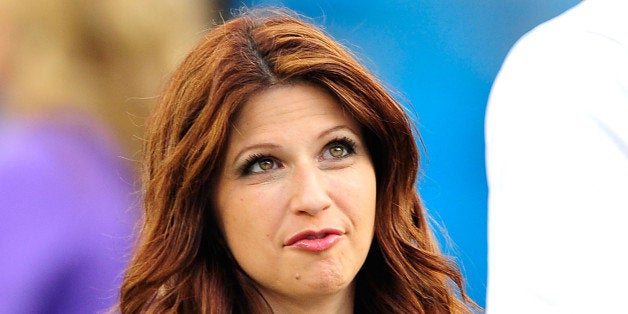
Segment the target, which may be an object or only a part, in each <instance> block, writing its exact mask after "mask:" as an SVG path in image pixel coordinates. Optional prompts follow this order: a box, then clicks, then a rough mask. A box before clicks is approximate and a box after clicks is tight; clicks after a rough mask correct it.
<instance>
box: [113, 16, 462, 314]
mask: <svg viewBox="0 0 628 314" xmlns="http://www.w3.org/2000/svg"><path fill="white" fill-rule="evenodd" d="M412 134H413V130H412V127H411V123H410V121H409V119H408V117H407V116H406V114H405V113H404V111H403V109H402V107H401V106H400V105H399V104H398V103H397V102H396V101H395V100H394V99H393V98H392V97H391V96H390V95H389V94H388V93H387V92H386V91H385V89H384V88H383V87H382V86H381V84H379V83H378V82H377V81H376V80H375V78H374V77H372V76H371V75H370V74H369V73H368V72H367V71H366V70H365V69H364V68H363V67H362V66H361V65H360V64H358V63H357V62H356V61H355V59H354V58H353V57H352V56H351V55H350V54H349V53H347V52H346V50H345V49H343V48H342V47H340V46H339V45H338V44H337V43H335V42H334V41H333V40H332V39H330V38H329V37H328V36H326V35H325V34H324V33H322V32H321V31H320V30H318V29H317V28H315V27H313V26H311V25H309V24H307V23H305V22H303V21H301V20H299V19H297V18H294V17H292V16H291V15H290V14H288V13H285V12H275V11H254V12H249V13H247V14H244V15H242V16H240V17H238V18H235V19H233V20H231V21H229V22H226V23H225V24H223V25H222V26H219V27H218V28H216V29H214V30H213V31H211V32H209V33H208V34H207V36H206V37H205V38H204V39H203V40H201V42H200V43H199V44H198V46H197V47H196V48H195V49H193V51H192V52H191V53H190V54H189V55H188V56H187V58H186V59H185V60H184V62H183V63H182V65H181V66H180V67H179V68H178V70H177V71H176V72H175V73H174V76H173V77H172V79H171V82H170V84H169V86H168V88H167V90H166V92H165V94H164V96H163V99H162V101H161V105H160V107H159V108H158V110H157V111H156V113H155V115H154V116H153V117H152V119H151V120H150V125H149V128H148V139H147V142H146V146H145V158H146V162H145V170H144V174H145V177H144V183H145V190H144V192H145V195H144V209H145V219H144V225H143V228H142V230H141V235H140V243H139V247H138V250H137V252H136V254H135V257H134V259H133V261H132V263H131V265H130V266H129V268H128V272H127V274H126V277H125V280H124V283H123V286H122V291H121V304H120V307H121V310H122V312H123V313H134V312H138V311H150V312H166V311H177V312H185V313H188V312H203V313H205V312H211V313H214V312H218V313H231V312H239V313H249V312H255V313H258V312H276V313H282V312H290V313H298V312H302V313H305V312H309V313H314V312H319V313H320V312H335V313H347V312H352V311H355V312H359V313H368V312H372V313H461V312H469V311H470V308H469V305H473V302H472V301H471V300H470V299H469V298H468V297H467V296H466V294H465V292H464V289H463V279H462V276H461V274H460V272H459V270H458V268H457V267H456V265H455V264H454V263H452V262H451V261H449V260H448V259H447V258H445V257H444V256H442V255H441V254H440V253H439V251H438V248H437V243H436V241H435V240H434V238H433V237H432V234H431V232H430V230H429V226H428V224H427V221H426V217H425V211H424V208H423V207H422V204H421V201H420V199H419V196H418V194H417V192H416V188H415V185H414V184H415V178H416V175H417V167H418V162H419V156H418V149H417V146H416V142H415V139H414V137H413V135H412ZM458 296H460V298H459V297H458Z"/></svg>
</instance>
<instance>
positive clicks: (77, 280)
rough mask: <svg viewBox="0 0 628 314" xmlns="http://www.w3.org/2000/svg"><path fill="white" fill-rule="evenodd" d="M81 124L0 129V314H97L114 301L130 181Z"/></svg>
mask: <svg viewBox="0 0 628 314" xmlns="http://www.w3.org/2000/svg"><path fill="white" fill-rule="evenodd" d="M97 125H98V123H96V122H95V121H93V120H89V119H86V117H85V116H81V115H71V116H65V117H60V118H59V117H52V118H49V119H47V120H45V121H14V122H9V123H7V122H2V121H0V313H98V312H103V311H105V310H107V309H109V308H110V307H111V306H113V305H114V304H115V303H116V302H117V295H118V288H119V284H120V281H121V278H122V275H123V270H124V267H125V265H126V262H127V258H128V254H129V249H130V248H131V246H132V238H131V233H132V229H133V227H134V224H135V217H136V212H137V209H136V208H137V205H138V201H137V195H136V194H134V190H135V188H134V185H135V180H134V179H133V177H132V175H131V172H130V169H129V168H128V165H125V162H126V163H128V161H126V160H125V159H123V158H122V157H120V156H121V154H120V153H119V149H118V148H117V147H116V145H115V144H114V143H113V141H111V137H110V136H109V135H107V134H106V133H107V132H104V129H103V128H101V127H98V126H97Z"/></svg>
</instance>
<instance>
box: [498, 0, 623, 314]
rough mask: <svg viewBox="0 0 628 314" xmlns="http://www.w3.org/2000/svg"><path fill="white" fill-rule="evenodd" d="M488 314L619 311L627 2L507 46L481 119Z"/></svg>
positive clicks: (551, 25) (568, 16)
mask: <svg viewBox="0 0 628 314" xmlns="http://www.w3.org/2000/svg"><path fill="white" fill-rule="evenodd" d="M485 131H486V163H487V177H488V183H489V222H488V227H489V230H488V233H489V234H488V240H489V243H488V244H489V258H488V261H489V265H488V292H487V306H486V310H487V312H488V313H491V314H492V313H509V314H510V313H628V1H625V0H614V1H612V0H587V1H584V2H582V3H580V4H578V5H577V6H576V7H574V8H572V9H571V10H569V11H567V12H565V13H564V14H562V15H561V16H559V17H557V18H555V19H553V20H551V21H549V22H546V23H544V24H542V25H540V26H539V27H537V28H535V29H534V30H532V31H531V32H529V33H528V34H526V35H525V36H524V37H522V38H521V39H520V40H519V42H517V44H516V45H515V46H514V47H513V49H512V50H511V52H510V53H509V55H508V56H507V58H506V61H505V62H504V64H503V66H502V69H501V70H500V72H499V75H498V77H497V79H496V81H495V84H494V85H493V89H492V91H491V95H490V99H489V104H488V108H487V114H486V130H485Z"/></svg>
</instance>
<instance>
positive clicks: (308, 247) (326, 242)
mask: <svg viewBox="0 0 628 314" xmlns="http://www.w3.org/2000/svg"><path fill="white" fill-rule="evenodd" d="M338 241H340V235H339V234H328V235H327V236H326V237H324V238H320V239H311V240H310V239H302V240H299V241H297V242H295V243H294V244H292V245H291V246H292V247H295V248H297V249H300V250H303V251H308V252H321V251H325V250H327V249H329V248H331V247H332V246H334V245H335V244H336V243H337V242H338Z"/></svg>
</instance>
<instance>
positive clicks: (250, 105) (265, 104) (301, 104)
mask: <svg viewBox="0 0 628 314" xmlns="http://www.w3.org/2000/svg"><path fill="white" fill-rule="evenodd" d="M313 124H316V125H317V126H319V127H324V126H325V125H327V124H329V125H331V124H344V125H346V126H347V127H350V128H353V129H356V131H357V129H358V125H357V122H356V121H355V120H354V119H353V118H352V117H351V115H350V114H349V113H347V112H345V111H344V109H343V107H342V106H341V104H340V103H339V101H338V100H337V99H336V97H334V96H333V95H331V94H330V93H329V92H328V91H327V90H325V89H324V88H321V87H318V86H314V85H310V84H304V83H297V84H293V85H278V86H273V87H271V88H269V89H266V90H263V91H261V92H259V93H257V94H254V95H253V96H252V97H251V98H250V99H249V100H248V101H247V102H246V103H245V104H244V105H243V106H242V108H241V109H240V112H239V114H238V116H237V118H236V120H235V121H234V127H235V133H238V134H242V135H244V134H246V133H259V132H265V131H269V132H277V131H279V130H281V131H290V129H293V128H299V129H302V130H303V131H306V130H308V129H311V128H312V127H313Z"/></svg>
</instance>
